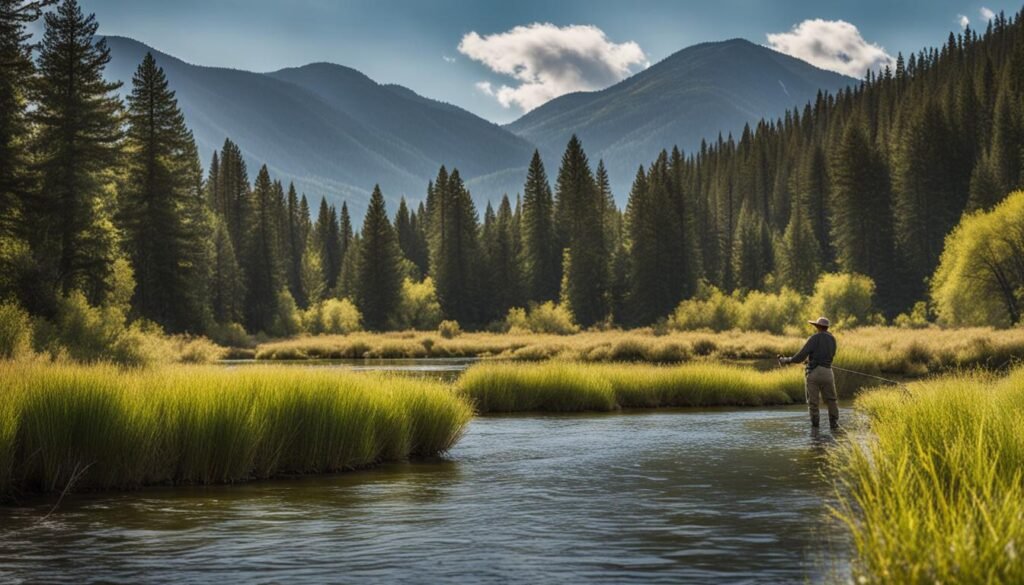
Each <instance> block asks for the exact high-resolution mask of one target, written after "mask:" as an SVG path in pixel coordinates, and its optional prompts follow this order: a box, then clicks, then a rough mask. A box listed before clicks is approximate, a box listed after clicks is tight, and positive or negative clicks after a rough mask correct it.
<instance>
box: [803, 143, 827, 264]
mask: <svg viewBox="0 0 1024 585" xmlns="http://www.w3.org/2000/svg"><path fill="white" fill-rule="evenodd" d="M797 176H798V184H797V187H796V189H795V195H796V197H798V198H799V199H800V200H802V201H803V202H805V204H806V206H807V214H806V215H807V219H808V220H810V222H811V227H812V228H813V230H814V237H815V238H816V239H817V240H818V248H819V249H820V250H821V252H822V261H823V263H824V264H825V265H828V264H830V263H831V261H832V259H833V254H832V246H831V245H830V242H831V237H830V233H831V230H832V227H831V218H830V217H829V213H830V212H829V202H828V189H829V177H828V161H827V160H826V158H825V153H824V151H823V150H822V148H821V147H820V146H816V147H814V148H813V149H811V150H810V151H809V152H808V153H807V154H806V155H805V156H804V157H803V162H802V165H801V169H800V172H799V173H798V175H797Z"/></svg>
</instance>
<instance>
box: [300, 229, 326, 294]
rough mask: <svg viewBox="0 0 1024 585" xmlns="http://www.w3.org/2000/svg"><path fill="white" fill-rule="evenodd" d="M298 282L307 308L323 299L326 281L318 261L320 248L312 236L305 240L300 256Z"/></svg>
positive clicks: (321, 264)
mask: <svg viewBox="0 0 1024 585" xmlns="http://www.w3.org/2000/svg"><path fill="white" fill-rule="evenodd" d="M299 282H300V286H301V287H302V294H303V296H304V298H305V299H306V304H307V306H313V305H315V304H317V303H319V302H320V301H321V300H323V298H324V293H325V291H326V282H327V279H325V278H324V268H323V263H322V262H321V260H320V247H319V246H317V245H316V240H314V239H313V237H312V235H309V236H308V237H307V238H306V245H305V249H304V251H303V254H302V266H301V267H300V268H299Z"/></svg>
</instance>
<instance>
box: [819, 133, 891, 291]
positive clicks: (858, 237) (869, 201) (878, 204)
mask: <svg viewBox="0 0 1024 585" xmlns="http://www.w3.org/2000/svg"><path fill="white" fill-rule="evenodd" d="M830 174H831V176H832V197H833V200H834V203H833V206H834V207H833V218H834V221H833V224H832V238H833V243H834V245H835V248H836V250H837V252H838V255H837V262H838V264H839V267H840V268H841V269H842V270H843V271H844V272H852V273H857V274H864V275H867V276H869V277H871V278H872V279H873V280H874V281H875V282H876V283H877V284H878V289H879V294H880V295H884V296H885V297H886V298H888V299H890V307H891V303H892V299H893V298H894V296H893V295H894V290H893V287H894V286H895V280H896V274H895V272H894V269H895V265H894V260H893V254H894V252H895V245H894V239H893V221H892V212H891V206H890V202H891V201H892V193H891V191H890V187H889V174H888V168H887V167H886V164H885V161H884V160H883V159H882V157H881V155H880V154H879V153H878V152H877V151H876V150H875V149H874V148H872V146H871V144H870V143H869V142H868V138H867V135H866V133H865V131H864V129H863V127H862V125H861V124H859V123H851V124H850V125H849V126H848V127H847V128H846V130H845V132H844V133H843V138H842V140H841V141H840V143H839V145H838V148H837V149H836V151H835V156H834V158H833V160H832V166H831V173H830Z"/></svg>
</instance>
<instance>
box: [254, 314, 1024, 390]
mask: <svg viewBox="0 0 1024 585" xmlns="http://www.w3.org/2000/svg"><path fill="white" fill-rule="evenodd" d="M809 333H810V332H809V331H808V334H809ZM836 336H837V338H838V340H839V354H838V356H837V358H836V360H837V361H836V365H837V366H840V367H843V368H846V369H851V370H857V371H860V372H866V373H869V374H875V375H879V374H881V375H885V374H895V375H898V376H908V377H915V376H924V375H928V374H934V373H938V372H943V371H948V370H953V369H959V368H964V367H984V368H989V369H996V368H1000V367H1004V366H1006V365H1007V364H1008V363H1011V362H1012V361H1013V360H1015V359H1017V360H1019V359H1024V328H1016V329H1008V330H994V329H989V328H972V329H940V328H929V329H900V328H895V327H864V328H860V329H853V330H847V331H838V332H836ZM804 339H806V336H805V335H802V334H801V335H789V336H786V335H772V334H768V333H758V332H745V331H725V332H719V333H714V332H710V331H686V332H670V333H668V334H665V335H655V334H654V332H653V331H652V330H651V329H636V330H630V331H621V330H612V331H586V332H582V333H578V334H575V335H543V334H519V333H464V334H462V335H459V336H458V337H454V338H451V339H445V338H443V337H441V336H439V335H437V334H436V333H432V332H413V331H406V332H393V333H381V334H372V333H353V334H351V335H325V336H307V337H298V338H294V339H286V340H280V341H273V342H268V343H264V344H262V345H260V346H259V347H258V348H257V351H256V357H257V359H261V360H289V359H290V360H296V359H298V360H301V359H361V358H403V357H410V358H421V357H485V358H486V357H496V358H501V359H506V360H516V361H545V360H555V359H558V360H570V361H578V362H648V363H680V362H687V361H698V360H700V359H701V358H708V359H712V360H749V359H767V358H774V357H775V356H777V355H779V354H783V355H791V354H793V353H795V352H796V351H797V350H798V349H799V348H800V346H801V345H802V343H803V341H804ZM838 375H839V376H840V379H841V381H843V380H845V378H842V376H843V374H838ZM850 380H851V382H850V383H856V384H858V385H863V384H864V383H866V382H869V380H868V379H865V378H850Z"/></svg>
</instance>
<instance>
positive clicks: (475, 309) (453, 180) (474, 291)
mask: <svg viewBox="0 0 1024 585" xmlns="http://www.w3.org/2000/svg"><path fill="white" fill-rule="evenodd" d="M429 196H430V199H429V200H428V201H429V203H428V208H427V209H428V210H429V211H428V213H429V214H430V234H429V236H428V237H429V243H430V273H431V276H433V277H434V285H435V286H436V287H437V300H438V302H439V303H440V304H441V310H442V311H443V312H444V314H445V316H447V317H448V318H449V319H454V320H456V321H458V322H459V324H460V325H464V326H467V327H468V326H475V325H478V324H480V319H481V311H480V309H481V306H480V301H481V299H480V291H481V285H482V283H481V278H480V271H479V262H480V254H479V250H480V242H479V233H478V232H479V221H478V219H477V214H476V207H475V206H474V205H473V199H472V197H470V195H469V191H468V190H467V189H466V186H465V185H464V184H463V182H462V178H461V177H460V176H459V171H458V169H452V172H451V174H450V175H449V174H448V171H447V169H445V168H444V167H441V169H440V170H439V171H438V173H437V178H436V179H435V180H434V182H433V184H432V186H431V189H430V192H429Z"/></svg>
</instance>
